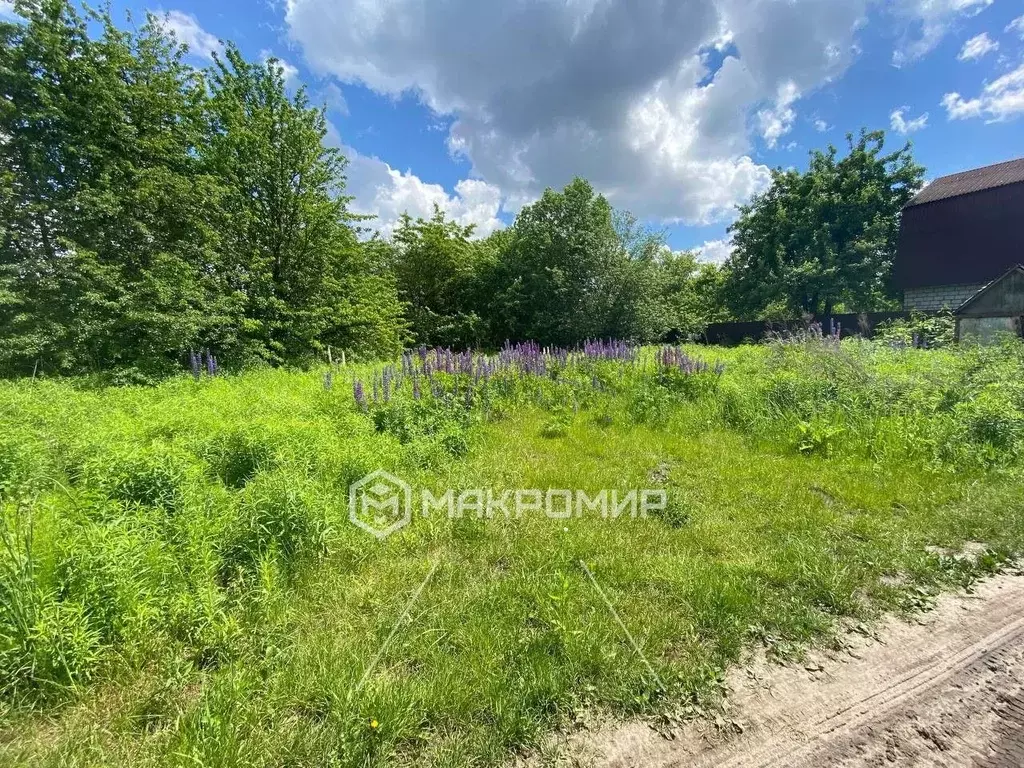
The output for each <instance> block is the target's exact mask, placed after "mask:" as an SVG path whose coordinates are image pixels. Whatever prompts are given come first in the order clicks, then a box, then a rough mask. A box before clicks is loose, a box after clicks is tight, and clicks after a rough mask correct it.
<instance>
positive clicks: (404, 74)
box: [287, 0, 871, 223]
mask: <svg viewBox="0 0 1024 768" xmlns="http://www.w3.org/2000/svg"><path fill="white" fill-rule="evenodd" d="M870 2H871V0H829V2H821V1H820V0H789V1H788V2H785V3H778V2H763V1H761V0H647V1H646V2H643V3H637V2H636V1H635V0H563V1H561V2H550V0H509V2H503V3H480V2H479V0H449V2H446V3H442V4H437V3H434V4H429V12H427V9H428V3H427V2H426V0H391V1H390V2H386V3H385V2H381V0H289V2H288V9H287V23H288V27H289V30H290V34H291V36H292V38H293V40H295V41H296V42H297V43H298V44H299V45H300V46H301V47H302V49H303V52H304V54H305V56H306V59H307V60H308V61H309V62H310V64H311V66H313V67H314V68H315V69H316V70H317V71H319V72H321V73H329V74H332V75H334V76H336V77H337V78H339V79H340V80H341V81H343V82H360V83H363V84H365V85H366V86H368V87H370V88H372V89H373V90H375V91H377V92H379V93H383V94H391V95H396V94H400V93H407V92H411V93H415V94H416V95H417V96H418V97H419V98H420V99H421V100H422V101H423V103H424V104H426V105H428V106H429V107H430V108H431V109H432V110H434V111H435V112H436V113H438V114H440V115H446V116H449V117H450V118H451V119H450V127H449V135H448V145H449V148H450V150H451V151H452V152H453V153H454V154H456V155H460V156H464V157H466V158H468V159H469V160H470V161H471V163H472V165H473V169H474V175H475V176H477V177H479V178H482V179H485V180H486V181H487V182H488V183H489V184H491V185H493V186H495V187H496V188H498V189H500V190H501V192H502V194H503V195H504V196H505V200H506V210H515V208H516V206H517V205H519V204H521V202H525V201H528V200H531V199H533V198H535V197H536V196H537V195H538V194H539V193H540V192H541V191H542V190H543V189H544V188H545V187H548V186H554V187H560V186H562V185H564V184H566V183H568V182H569V181H571V179H572V178H573V176H576V175H581V176H585V177H587V178H588V179H590V180H591V181H592V182H593V183H594V184H595V186H596V187H597V188H598V189H600V190H601V191H602V192H604V193H605V194H606V195H608V197H609V198H610V199H611V200H612V202H613V203H614V204H615V205H618V206H621V207H626V208H630V209H632V210H634V212H635V213H637V214H638V215H640V216H641V217H644V218H653V219H659V220H663V221H673V222H675V221H682V222H686V223H708V222H713V221H717V220H721V219H724V218H729V217H731V216H732V215H733V211H734V207H735V205H736V204H737V203H739V202H742V201H744V200H746V199H748V198H749V197H750V196H751V195H752V194H755V193H757V192H759V191H761V190H763V189H764V188H765V187H766V185H767V184H768V183H769V182H770V173H769V170H768V168H767V167H765V166H764V165H762V164H760V163H758V162H756V161H755V160H754V159H753V158H752V152H753V146H752V143H751V134H752V130H755V131H756V135H759V136H761V137H762V138H763V139H764V140H765V141H766V142H767V143H768V144H770V145H775V144H776V143H777V142H778V141H779V140H780V138H781V137H782V136H784V135H786V134H787V133H788V132H789V131H790V129H791V128H792V125H793V123H794V120H795V119H796V117H797V113H798V109H799V99H800V98H801V97H804V96H806V95H807V94H809V93H811V92H813V91H814V90H815V89H816V88H819V87H820V86H821V85H822V84H824V83H826V82H828V81H829V80H831V79H833V78H836V77H838V76H840V75H841V74H842V73H843V72H844V71H845V69H846V68H847V67H848V66H849V64H850V62H851V61H852V59H853V57H854V56H855V34H856V31H857V29H858V27H859V26H860V25H861V23H862V21H863V19H864V17H865V14H866V12H867V8H868V5H869V3H870ZM767 29H770V30H772V34H765V30H767ZM715 48H717V49H718V50H719V51H721V52H723V53H724V54H725V58H724V61H723V62H722V63H721V64H720V66H719V65H718V64H717V63H716V64H715V65H714V66H713V67H712V66H710V65H709V64H708V61H709V60H711V59H714V60H715V61H716V62H717V61H719V60H720V59H719V57H710V58H709V57H707V56H706V55H705V54H706V53H707V52H708V51H709V50H711V49H715Z"/></svg>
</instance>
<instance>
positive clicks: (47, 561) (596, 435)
mask: <svg viewBox="0 0 1024 768" xmlns="http://www.w3.org/2000/svg"><path fill="white" fill-rule="evenodd" d="M689 351H690V353H691V354H693V355H695V356H699V357H701V358H703V359H705V360H708V361H709V362H715V361H716V360H721V361H723V362H725V363H726V365H727V367H726V371H725V373H724V374H723V375H722V376H721V378H718V377H716V376H714V375H713V374H710V373H709V374H699V375H697V376H695V377H666V376H665V375H663V374H660V373H658V372H656V370H655V368H654V366H653V362H652V360H653V357H652V355H651V354H650V353H648V354H646V355H645V356H644V359H643V362H642V363H640V364H636V365H619V364H615V363H602V364H595V365H592V366H589V367H588V366H582V367H581V368H580V369H579V370H575V369H574V370H570V371H568V372H566V373H565V375H563V376H560V378H559V379H558V380H557V381H552V380H546V381H543V382H540V383H538V382H533V381H529V380H528V381H518V382H517V383H516V384H515V386H514V387H511V388H509V389H508V390H506V391H504V393H499V394H497V395H495V397H494V398H493V400H490V401H489V402H488V406H487V407H486V408H484V407H482V406H480V405H476V406H473V407H472V408H469V409H466V408H464V407H462V406H461V405H459V403H458V402H452V403H448V404H443V403H437V402H434V401H425V402H420V403H416V402H413V401H412V400H411V398H410V397H409V396H408V393H407V392H405V391H403V392H402V393H401V394H400V395H399V396H398V397H397V398H396V399H395V400H394V401H393V402H392V403H390V404H388V405H387V406H384V405H377V406H371V409H370V411H371V412H370V413H369V414H364V413H363V412H361V411H360V409H358V408H357V407H356V406H355V404H354V403H353V401H352V395H351V389H350V388H349V379H348V378H347V377H348V376H350V375H352V373H353V371H352V369H347V370H346V371H343V372H341V373H339V374H338V375H337V376H336V380H335V385H334V387H333V389H332V390H330V391H325V389H324V386H323V383H322V375H323V372H322V371H318V372H312V373H298V372H285V371H259V372H253V373H249V374H245V375H242V376H238V377H227V378H220V379H215V380H206V379H204V380H203V381H201V382H194V381H192V380H191V379H186V378H182V379H179V380H174V381H170V382H167V383H165V384H163V385H161V386H158V387H155V388H148V389H146V388H123V389H104V390H89V389H76V388H75V385H74V383H73V382H70V383H59V382H57V383H55V382H35V383H28V382H24V383H8V384H2V385H0V493H2V498H3V504H4V525H5V527H4V544H5V553H4V554H3V556H2V558H0V563H2V570H0V689H2V694H3V698H2V702H3V703H2V705H0V706H2V707H3V709H2V710H0V716H2V723H3V725H2V730H0V759H2V760H3V762H5V763H8V764H18V765H24V764H28V765H50V764H52V765H58V764H59V765H132V766H135V765H148V764H159V765H182V766H184V765H190V766H195V765H210V766H242V765H245V766H249V765H268V766H269V765H304V766H305V765H339V766H349V765H351V766H355V765H376V764H381V765H387V764H395V765H409V764H414V765H415V764H436V765H451V766H461V765H467V764H479V765H492V764H494V765H496V764H501V763H503V762H505V761H506V760H507V759H508V758H509V756H510V755H511V754H513V753H515V752H516V751H519V750H523V749H527V748H530V747H534V746H536V745H538V744H540V743H541V742H542V740H543V737H544V734H545V733H546V732H549V731H550V729H552V728H557V727H565V726H568V725H570V724H571V723H572V722H573V720H574V718H576V717H577V716H578V715H580V714H581V713H585V712H587V711H590V710H594V709H597V710H603V711H606V712H610V713H613V714H616V715H619V716H644V717H660V716H669V717H679V716H681V717H686V716H695V715H699V714H700V713H702V712H707V711H709V710H710V709H712V708H713V707H714V706H715V705H716V702H717V700H718V697H719V696H720V693H721V680H722V677H723V673H724V670H725V669H726V668H727V667H728V666H729V665H730V664H733V663H737V662H738V661H741V659H742V657H743V653H744V651H745V649H749V648H751V647H753V646H754V645H757V644H761V645H766V646H767V647H768V649H769V651H770V652H772V653H776V654H780V655H783V656H786V655H790V654H799V653H800V650H801V649H802V648H804V647H806V645H807V644H808V643H811V642H828V641H829V639H830V638H831V637H832V636H833V634H834V633H835V631H836V630H837V628H838V627H839V624H840V622H841V621H843V620H846V619H849V620H852V621H869V620H871V619H872V618H874V617H876V616H878V615H879V614H880V613H881V612H883V611H893V610H895V611H907V610H913V609H916V608H919V607H921V606H922V604H925V603H927V601H928V599H929V598H930V596H932V595H934V594H936V593H937V592H938V591H939V590H941V589H946V588H954V587H957V586H962V585H965V584H968V583H970V581H971V580H972V579H973V578H976V577H977V575H979V574H980V573H983V572H985V571H988V570H992V569H994V568H997V567H998V565H999V563H1000V562H1002V561H1004V560H1005V559H1006V558H1008V557H1010V556H1011V555H1014V554H1017V553H1019V552H1020V551H1021V548H1022V543H1024V516H1022V513H1024V499H1022V498H1021V496H1020V493H1019V489H1020V487H1021V485H1020V483H1021V479H1022V477H1021V470H1020V457H1021V455H1022V452H1024V388H1022V383H1021V382H1022V381H1024V377H1022V376H1021V374H1022V373H1024V352H1022V350H1021V348H1020V346H1019V345H1018V346H1013V345H1011V346H1006V347H1002V348H997V349H989V350H979V349H959V350H939V351H917V350H905V351H897V350H892V349H889V348H887V347H883V346H878V345H872V344H867V343H857V342H846V343H844V345H843V347H842V348H841V349H836V348H835V347H834V346H832V345H829V344H827V343H820V342H810V343H807V344H800V345H797V344H790V345H781V344H780V345H774V346H770V347H747V348H741V349H736V350H720V349H702V348H695V349H691V350H689ZM358 374H359V375H360V376H363V377H365V376H367V375H368V369H359V371H358ZM594 377H597V378H599V379H600V380H601V381H603V382H604V385H602V388H601V390H600V391H596V390H594V389H593V388H592V386H591V385H590V382H592V380H593V378H594ZM378 468H383V469H387V470H389V471H392V472H394V473H396V474H398V475H400V476H401V477H403V478H405V479H406V480H408V481H409V482H411V483H412V484H413V485H414V486H416V487H426V488H430V489H432V490H434V491H440V490H441V489H444V488H449V487H451V488H455V489H458V490H461V489H472V488H493V489H494V490H495V492H496V493H500V492H501V491H502V490H505V489H515V488H540V489H547V488H567V489H581V490H585V491H587V492H597V491H598V490H600V489H604V488H610V489H619V490H622V491H625V490H628V489H632V488H645V487H651V488H664V489H666V490H667V492H668V498H669V506H668V509H667V510H666V511H665V512H664V513H663V514H657V515H652V516H649V517H647V518H636V519H634V518H631V517H629V516H624V517H620V518H617V519H602V518H601V517H600V516H599V515H595V514H588V515H584V516H582V517H577V518H573V519H569V520H552V519H548V518H547V517H546V516H545V515H543V514H528V515H525V516H524V517H522V518H520V519H514V518H513V519H505V518H504V517H503V516H497V517H495V518H493V519H486V518H484V519H479V518H477V517H474V516H467V517H464V518H462V519H454V520H451V519H448V518H447V517H446V516H444V515H439V514H433V515H431V516H430V517H429V518H422V517H417V518H416V519H414V520H413V522H412V523H411V524H410V525H409V526H408V527H407V528H405V529H404V530H402V531H401V532H399V533H396V534H394V535H393V536H391V537H389V538H387V539H385V540H383V541H378V540H377V539H375V538H374V537H372V536H370V535H368V534H367V533H365V532H364V531H362V530H360V529H359V528H357V527H355V526H354V525H352V524H350V523H349V522H348V520H347V503H348V486H349V484H350V483H351V482H352V481H354V480H356V479H358V478H359V477H361V476H363V475H364V474H366V473H367V472H369V471H371V470H375V469H378ZM966 541H980V542H983V543H985V544H986V545H987V546H988V547H989V552H988V554H987V555H985V556H983V557H982V558H981V559H980V560H979V561H978V562H977V563H974V564H971V563H963V562H959V561H957V560H954V559H952V558H943V557H939V556H936V555H934V554H930V553H929V551H928V550H927V549H926V547H929V546H942V547H946V548H949V549H952V550H957V549H959V548H960V547H961V546H962V545H963V543H964V542H966ZM581 561H582V562H585V563H586V564H587V566H588V568H589V569H590V570H591V571H592V573H593V574H594V576H595V578H596V580H597V582H598V583H599V584H600V586H601V588H602V590H603V591H604V594H605V595H606V596H607V598H608V599H609V600H610V602H611V603H612V604H613V605H614V607H615V609H616V611H617V613H618V615H619V617H620V618H621V620H622V622H623V623H624V625H625V626H626V627H627V628H628V630H629V631H630V633H631V635H632V636H633V638H634V639H635V640H636V642H637V644H638V645H639V647H640V648H641V650H642V651H643V655H644V657H645V658H646V659H647V660H648V661H649V663H650V664H651V666H652V667H653V670H654V673H655V674H654V675H652V674H651V672H650V671H649V669H648V668H647V666H646V664H645V663H644V661H643V660H642V659H641V658H640V657H639V656H638V654H637V653H636V652H635V651H634V649H633V648H632V646H631V645H630V643H629V641H628V640H627V638H626V637H625V635H624V633H623V632H622V629H621V628H620V626H619V625H618V623H617V622H616V619H615V617H614V616H613V615H612V613H611V611H609V609H608V607H607V605H606V604H605V603H604V601H603V600H602V597H601V595H600V594H599V593H598V591H597V590H596V589H595V588H594V586H593V584H592V583H591V582H590V580H589V578H588V576H587V574H586V573H585V571H584V570H583V568H582V566H581V564H580V563H581ZM435 568H436V570H434V572H433V576H432V578H431V579H430V580H429V582H428V583H426V586H425V587H424V588H423V590H422V593H421V594H420V596H419V599H418V600H416V601H415V603H414V604H413V605H412V608H411V609H410V610H409V613H408V616H407V618H406V620H405V621H404V622H400V623H399V624H398V625H397V628H396V622H397V621H398V619H399V618H400V617H401V616H402V615H403V612H404V611H405V610H406V608H407V606H408V605H409V601H410V598H411V597H412V596H413V594H414V592H415V591H416V590H417V588H418V587H419V586H420V585H421V584H422V583H423V582H424V579H425V577H426V576H427V575H428V574H429V573H431V571H432V569H435ZM893 577H896V578H893ZM392 633H393V634H392ZM389 638H390V643H389V642H388V641H389ZM382 651H383V652H382ZM378 654H380V658H379V662H378V663H376V665H375V666H373V667H372V669H370V674H369V675H368V676H367V677H366V679H365V681H364V682H363V678H364V674H366V672H367V670H368V668H370V667H371V665H372V664H373V662H374V660H375V659H376V658H377V657H378ZM361 682H363V684H362V685H360V683H361Z"/></svg>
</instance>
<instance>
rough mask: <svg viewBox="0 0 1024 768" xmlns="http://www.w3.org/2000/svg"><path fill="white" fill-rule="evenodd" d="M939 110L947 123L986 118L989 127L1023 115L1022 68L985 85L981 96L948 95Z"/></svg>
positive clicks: (1023, 72)
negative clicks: (945, 116)
mask: <svg viewBox="0 0 1024 768" xmlns="http://www.w3.org/2000/svg"><path fill="white" fill-rule="evenodd" d="M942 106H944V107H945V108H946V113H947V115H948V117H949V119H950V120H966V119H969V118H974V117H986V118H987V119H988V122H990V123H998V122H1003V121H1005V120H1010V119H1013V118H1014V117H1017V116H1019V115H1021V114H1024V64H1021V65H1020V66H1019V67H1017V69H1015V70H1013V71H1012V72H1008V73H1007V74H1005V75H1003V76H1002V77H1000V78H998V79H996V80H993V81H992V82H991V83H989V84H988V85H986V86H985V87H984V88H983V89H982V91H981V94H980V95H979V96H978V97H976V98H973V99H964V98H963V97H962V96H961V95H960V94H959V93H947V94H946V95H945V96H944V97H943V98H942Z"/></svg>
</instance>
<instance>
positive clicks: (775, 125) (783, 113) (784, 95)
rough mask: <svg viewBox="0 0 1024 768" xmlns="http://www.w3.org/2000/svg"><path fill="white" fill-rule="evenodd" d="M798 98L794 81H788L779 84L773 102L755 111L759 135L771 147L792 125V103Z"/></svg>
mask: <svg viewBox="0 0 1024 768" xmlns="http://www.w3.org/2000/svg"><path fill="white" fill-rule="evenodd" d="M798 98H800V91H799V90H798V89H797V87H796V83H794V82H792V81H788V82H785V83H783V84H782V85H780V86H779V93H778V96H777V97H776V98H775V103H774V104H773V105H772V106H771V107H769V108H767V109H762V110H761V111H759V112H758V113H757V121H758V123H759V124H760V127H761V136H762V137H763V138H764V140H765V141H766V142H767V143H768V146H769V147H771V148H772V149H774V148H775V146H776V145H777V144H778V143H779V139H780V138H782V137H783V136H785V135H786V134H787V133H789V131H790V130H791V129H792V127H793V121H794V120H796V111H795V110H794V109H793V103H794V102H795V101H796V100H797V99H798Z"/></svg>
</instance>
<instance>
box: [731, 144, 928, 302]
mask: <svg viewBox="0 0 1024 768" xmlns="http://www.w3.org/2000/svg"><path fill="white" fill-rule="evenodd" d="M847 141H848V144H849V152H848V154H847V155H846V156H845V157H842V158H839V157H838V153H837V151H836V148H835V147H831V146H830V147H829V148H828V149H827V150H826V151H824V152H821V151H816V152H814V153H813V154H812V156H811V162H810V166H809V168H808V170H807V171H806V172H803V173H801V172H799V171H796V170H788V171H784V170H781V169H778V170H776V171H774V172H773V174H772V176H773V180H772V185H771V187H770V188H769V189H768V190H767V191H766V192H765V193H763V194H762V195H759V196H758V197H756V198H754V200H753V201H751V203H750V204H749V205H746V206H743V207H741V208H740V215H739V219H738V220H737V221H736V223H735V224H734V225H733V226H732V228H731V233H732V238H733V243H734V245H735V250H734V251H733V255H732V257H731V258H730V260H729V262H728V277H727V281H726V286H725V291H724V295H725V296H726V297H727V299H728V301H729V304H730V306H731V308H732V309H733V311H734V312H735V313H736V314H737V315H739V316H741V317H756V316H757V315H758V314H759V313H761V312H763V311H764V310H765V308H767V307H768V306H769V305H771V304H772V303H773V302H776V301H778V300H781V301H783V302H784V304H785V307H786V309H787V310H788V312H789V313H790V314H791V315H793V316H797V315H800V314H803V313H811V314H825V315H828V314H831V313H832V311H833V310H834V309H835V308H836V307H837V306H839V305H842V306H843V307H844V308H845V309H847V310H849V311H863V310H872V309H879V308H883V307H886V306H889V304H890V303H891V301H892V300H893V299H894V294H893V292H892V290H891V287H890V274H891V270H892V261H893V257H894V255H895V252H896V240H897V235H898V232H899V217H900V211H901V209H902V208H903V206H904V205H905V204H906V203H907V202H908V201H909V200H910V198H911V197H913V196H914V195H915V194H916V193H917V191H918V190H919V189H920V188H921V186H922V183H923V179H924V169H923V168H922V167H921V166H919V165H918V164H917V163H915V162H914V160H913V157H912V155H911V149H910V145H909V144H908V145H906V146H904V147H902V148H901V149H899V150H897V151H895V152H892V153H890V154H884V153H883V148H884V145H885V135H884V133H883V132H882V131H876V132H871V133H868V132H867V131H861V133H860V136H859V137H858V138H857V139H856V140H855V139H854V137H853V136H852V135H850V136H848V137H847Z"/></svg>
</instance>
